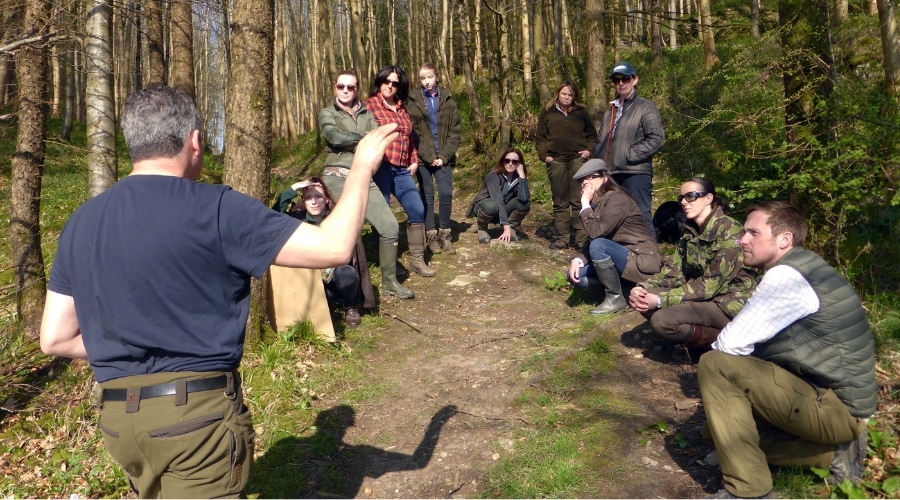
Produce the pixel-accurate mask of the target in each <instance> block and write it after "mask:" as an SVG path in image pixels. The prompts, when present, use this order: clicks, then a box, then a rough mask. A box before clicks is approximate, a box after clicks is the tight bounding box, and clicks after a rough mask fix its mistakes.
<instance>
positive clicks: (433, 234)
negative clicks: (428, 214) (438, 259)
mask: <svg viewBox="0 0 900 500" xmlns="http://www.w3.org/2000/svg"><path fill="white" fill-rule="evenodd" d="M425 240H426V241H427V242H428V249H429V250H431V253H432V254H439V253H441V252H442V250H441V242H440V240H438V231H437V229H431V230H428V231H425Z"/></svg>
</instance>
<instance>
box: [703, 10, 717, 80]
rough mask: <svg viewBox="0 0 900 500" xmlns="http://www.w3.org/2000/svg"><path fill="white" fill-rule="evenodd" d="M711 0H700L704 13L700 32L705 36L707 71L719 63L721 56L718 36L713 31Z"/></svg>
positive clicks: (704, 62) (704, 52) (704, 46)
mask: <svg viewBox="0 0 900 500" xmlns="http://www.w3.org/2000/svg"><path fill="white" fill-rule="evenodd" d="M709 2H710V0H700V13H701V15H702V21H701V22H700V33H701V35H702V38H703V56H704V57H703V66H704V67H705V68H706V70H707V71H709V70H711V69H712V68H713V67H714V66H716V65H717V64H719V57H718V56H716V38H715V35H714V33H713V27H712V15H711V14H710V8H709Z"/></svg>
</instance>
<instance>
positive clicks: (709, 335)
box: [684, 325, 722, 349]
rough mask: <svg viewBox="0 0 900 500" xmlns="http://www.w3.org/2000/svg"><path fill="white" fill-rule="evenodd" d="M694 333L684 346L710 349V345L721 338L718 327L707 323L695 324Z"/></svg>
mask: <svg viewBox="0 0 900 500" xmlns="http://www.w3.org/2000/svg"><path fill="white" fill-rule="evenodd" d="M693 327H694V333H693V334H691V338H689V339H687V341H686V342H685V343H684V346H685V347H687V348H688V349H709V346H711V345H712V343H713V342H715V341H716V339H717V338H719V332H721V331H722V330H719V329H718V328H713V327H711V326H705V325H693Z"/></svg>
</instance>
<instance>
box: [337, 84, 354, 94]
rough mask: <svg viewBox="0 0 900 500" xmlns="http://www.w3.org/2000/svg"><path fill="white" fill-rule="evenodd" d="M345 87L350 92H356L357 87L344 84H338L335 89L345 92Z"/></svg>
mask: <svg viewBox="0 0 900 500" xmlns="http://www.w3.org/2000/svg"><path fill="white" fill-rule="evenodd" d="M345 87H346V89H347V90H349V91H350V92H356V85H344V84H343V83H336V84H335V85H334V88H336V89H338V90H344V88H345Z"/></svg>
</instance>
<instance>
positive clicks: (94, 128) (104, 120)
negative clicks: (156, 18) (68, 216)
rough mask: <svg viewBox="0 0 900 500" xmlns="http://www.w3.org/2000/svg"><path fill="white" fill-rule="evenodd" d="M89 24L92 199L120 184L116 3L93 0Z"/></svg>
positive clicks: (86, 46)
mask: <svg viewBox="0 0 900 500" xmlns="http://www.w3.org/2000/svg"><path fill="white" fill-rule="evenodd" d="M88 9H89V10H88V13H87V22H86V24H85V43H84V45H85V56H86V62H87V83H86V85H85V104H86V108H87V141H88V144H87V147H88V196H90V197H91V198H93V197H94V196H97V195H98V194H100V193H102V192H104V191H106V190H107V189H109V188H110V187H112V185H113V184H115V183H116V180H118V167H117V165H116V102H115V87H114V81H113V66H112V64H113V50H112V39H113V38H112V37H113V29H112V19H113V16H112V0H91V1H90V3H89V4H88Z"/></svg>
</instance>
